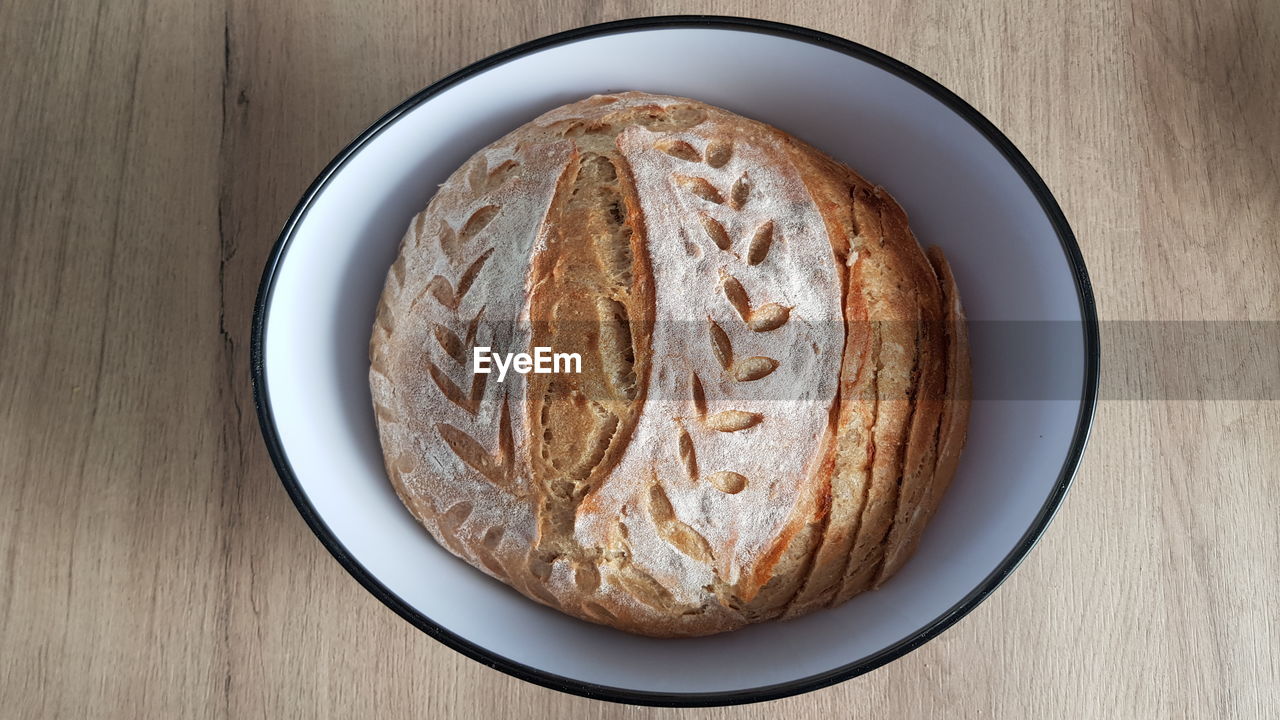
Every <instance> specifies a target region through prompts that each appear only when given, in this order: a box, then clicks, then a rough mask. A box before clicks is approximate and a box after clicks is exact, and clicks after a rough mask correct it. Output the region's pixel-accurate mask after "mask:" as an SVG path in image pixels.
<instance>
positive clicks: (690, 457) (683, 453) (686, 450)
mask: <svg viewBox="0 0 1280 720" xmlns="http://www.w3.org/2000/svg"><path fill="white" fill-rule="evenodd" d="M677 450H678V451H679V453H680V463H681V464H682V465H684V469H685V472H686V473H688V474H689V478H690V479H691V480H697V479H698V454H697V452H696V451H695V450H694V449H693V438H690V437H689V433H688V432H686V431H685V429H684V428H683V427H682V428H680V438H679V442H678V444H677Z"/></svg>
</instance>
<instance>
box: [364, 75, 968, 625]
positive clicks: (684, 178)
mask: <svg viewBox="0 0 1280 720" xmlns="http://www.w3.org/2000/svg"><path fill="white" fill-rule="evenodd" d="M539 347H542V348H549V349H550V351H551V352H553V353H566V354H568V353H573V354H577V355H578V356H579V358H580V365H579V367H577V368H574V369H576V370H577V372H570V371H568V363H567V362H566V367H565V368H563V370H564V371H561V372H529V373H527V374H524V373H520V372H515V371H511V372H507V373H506V374H505V377H503V378H502V379H501V380H499V374H498V373H497V372H490V373H487V374H486V373H482V372H476V369H477V367H478V366H477V364H476V356H477V350H476V348H489V349H490V350H489V351H488V352H493V353H518V352H528V353H530V354H533V353H534V350H533V349H534V348H539ZM479 352H480V353H481V354H483V353H484V352H486V351H483V350H481V351H479ZM369 356H370V362H371V367H370V383H371V388H372V394H373V401H374V410H375V413H376V417H377V424H378V430H379V434H380V438H381V442H382V448H383V451H384V455H385V460H386V468H387V473H388V475H389V477H390V479H391V482H392V483H393V485H394V487H395V490H396V492H397V493H398V494H399V496H400V498H401V500H402V501H403V502H404V504H405V505H406V506H407V507H408V509H409V511H410V512H411V513H412V514H413V515H414V516H415V517H416V518H417V519H418V520H419V521H420V522H421V523H422V525H424V526H425V527H426V529H427V530H428V531H429V532H430V533H431V534H432V535H433V536H434V537H435V539H436V540H437V541H438V542H439V543H440V544H441V545H443V546H444V547H445V548H447V549H448V550H449V551H450V552H452V553H453V554H455V555H457V556H458V557H460V558H462V559H463V560H465V561H466V562H468V563H470V564H472V565H474V566H475V567H476V568H478V569H480V570H482V571H484V572H485V573H488V574H489V575H491V576H493V577H494V578H497V579H498V580H500V581H502V582H504V583H507V584H508V585H510V586H511V587H513V588H515V589H516V590H518V591H519V592H521V593H523V594H524V595H526V596H528V597H529V598H532V599H533V600H536V601H537V602H540V603H543V604H546V605H549V606H551V607H553V608H556V609H559V610H561V611H563V612H565V613H568V614H570V615H574V616H577V617H579V618H582V619H584V620H589V621H591V622H596V623H601V624H605V625H611V626H613V627H616V628H620V629H623V630H626V631H630V632H635V633H641V634H645V635H652V636H664V637H667V636H690V635H706V634H710V633H717V632H723V631H726V630H731V629H735V628H739V627H742V626H743V625H746V624H748V623H754V622H759V621H763V620H769V619H774V618H790V617H795V616H798V615H802V614H804V613H808V612H811V611H813V610H816V609H819V608H824V607H830V606H833V605H836V604H839V603H842V602H844V601H845V600H847V599H849V598H850V597H852V596H853V595H856V594H858V593H860V592H863V591H865V590H868V589H871V588H874V587H876V586H878V585H879V584H880V583H882V582H884V581H885V580H886V579H887V578H889V577H890V576H892V575H893V574H894V573H895V572H897V571H898V569H899V568H901V567H902V565H903V564H904V563H905V562H906V561H907V560H908V559H909V558H910V557H911V555H912V552H913V551H914V550H915V548H916V545H917V543H918V542H919V540H920V536H921V532H922V530H923V528H924V526H925V524H926V523H927V522H928V521H929V519H930V516H931V515H932V514H933V512H934V510H935V508H936V507H937V506H938V503H939V502H940V500H941V498H942V495H943V492H944V491H945V490H946V488H947V485H948V483H949V482H950V480H951V477H952V475H953V474H954V472H955V470H956V465H957V462H958V460H959V456H960V451H961V446H962V445H963V444H964V440H965V428H966V423H967V419H968V411H969V404H970V389H969V388H970V378H969V355H968V346H967V339H966V331H965V322H964V315H963V312H962V310H961V307H960V300H959V297H958V295H957V293H956V288H955V283H954V281H953V279H952V275H951V272H950V269H949V268H948V266H947V263H946V260H945V259H944V258H943V256H942V254H941V253H940V252H938V251H937V250H936V249H935V250H932V251H930V252H929V253H927V254H926V253H925V252H924V251H923V250H922V249H921V248H920V246H919V245H918V244H917V243H916V240H915V238H914V236H913V235H912V233H911V230H910V229H909V228H908V226H907V217H906V214H905V213H904V212H903V210H902V208H900V207H899V206H898V205H897V203H895V202H894V200H893V199H892V198H891V197H890V196H889V195H888V194H887V193H886V192H885V191H884V190H882V189H880V188H878V187H876V186H874V185H872V184H870V183H868V182H867V181H865V180H863V179H862V178H861V177H860V176H859V175H857V174H856V173H854V172H853V171H852V170H850V169H849V168H848V167H845V166H844V165H842V164H840V163H838V162H836V161H835V160H833V159H832V158H830V157H828V156H826V155H824V154H823V153H821V152H819V151H818V150H816V149H814V148H813V147H811V146H809V145H807V144H805V143H803V142H801V141H799V140H797V139H796V138H793V137H791V136H789V135H787V134H786V133H784V132H782V131H780V130H777V129H775V128H773V127H770V126H768V125H764V124H762V123H759V122H756V121H753V120H748V119H746V118H743V117H740V116H738V115H735V114H732V113H730V112H728V111H725V110H722V109H719V108H716V107H712V106H709V105H705V104H702V103H699V102H695V101H693V100H688V99H684V98H677V97H667V96H660V95H651V94H646V93H638V92H627V93H618V94H612V95H597V96H594V97H591V98H588V99H586V100H582V101H580V102H575V103H572V104H570V105H565V106H563V107H560V108H557V109H555V110H552V111H550V112H548V113H546V114H544V115H542V116H541V117H539V118H537V119H535V120H534V121H532V122H530V123H529V124H527V125H524V126H522V127H520V128H518V129H516V130H514V131H513V132H511V133H510V134H508V135H507V136H505V137H503V138H502V139H500V140H498V141H497V142H495V143H493V144H492V145H489V146H488V147H485V148H484V149H482V150H480V151H479V152H477V153H476V154H475V155H474V156H473V157H472V158H471V159H470V160H468V161H467V162H466V164H464V165H463V166H462V167H461V168H460V169H458V170H457V172H455V173H453V175H452V176H450V177H449V179H448V181H447V182H445V183H444V184H443V185H442V186H441V187H440V189H439V191H438V192H437V193H436V195H435V197H434V198H433V199H432V200H431V202H430V204H428V205H427V207H426V209H425V210H424V211H423V212H422V213H420V214H419V215H417V216H416V217H415V218H414V219H413V222H412V223H411V225H410V227H409V229H408V232H407V233H406V234H405V236H404V240H403V242H402V244H401V248H400V253H399V257H398V258H397V259H396V261H395V264H394V265H392V267H391V270H390V272H389V273H388V275H387V280H386V285H385V288H384V290H383V294H382V300H381V303H380V305H379V307H378V312H377V320H376V322H375V325H374V328H373V336H372V339H371V341H370V346H369Z"/></svg>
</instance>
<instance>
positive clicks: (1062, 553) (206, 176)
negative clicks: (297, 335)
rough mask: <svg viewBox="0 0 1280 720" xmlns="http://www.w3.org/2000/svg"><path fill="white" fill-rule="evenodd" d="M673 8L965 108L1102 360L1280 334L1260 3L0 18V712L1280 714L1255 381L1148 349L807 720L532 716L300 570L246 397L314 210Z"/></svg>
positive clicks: (318, 3) (324, 2) (468, 668)
mask: <svg viewBox="0 0 1280 720" xmlns="http://www.w3.org/2000/svg"><path fill="white" fill-rule="evenodd" d="M1175 6H1176V7H1175ZM679 12H685V13H689V12H710V13H720V14H737V15H746V16H754V17H762V18H768V19H773V20H780V21H785V22H792V23H797V24H801V25H807V26H811V27H815V28H818V29H821V30H825V31H828V32H831V33H835V34H838V35H842V36H844V37H848V38H851V39H853V40H857V41H859V42H862V43H865V44H867V45H870V46H871V47H874V48H877V49H879V50H882V51H884V52H886V53H889V54H890V55H893V56H895V57H897V58H900V59H902V60H904V61H906V62H907V63H909V64H911V65H913V66H915V67H917V68H919V69H920V70H922V71H923V72H925V73H927V74H929V75H931V76H933V77H934V78H937V79H938V80H939V81H941V82H942V83H943V84H944V85H946V86H948V87H950V88H952V89H953V90H955V91H956V92H957V93H958V94H959V95H960V96H961V97H963V98H965V99H967V100H968V101H969V102H970V103H972V104H973V105H974V106H976V107H977V108H978V109H979V110H980V111H982V112H983V113H984V114H986V115H987V117H989V118H990V119H991V120H992V121H993V122H994V123H995V124H996V125H997V126H998V127H1000V128H1002V129H1003V130H1004V131H1005V132H1006V133H1007V134H1008V135H1009V137H1010V138H1011V139H1012V140H1013V141H1014V143H1015V144H1017V145H1018V146H1019V147H1020V148H1021V149H1022V150H1023V152H1025V153H1026V155H1027V157H1028V158H1029V159H1030V160H1031V162H1032V163H1033V164H1034V165H1035V166H1036V167H1037V168H1038V170H1039V171H1040V173H1041V175H1043V176H1044V178H1045V180H1046V181H1047V183H1048V185H1049V186H1050V188H1052V190H1053V191H1054V192H1055V194H1056V195H1057V197H1058V199H1059V201H1060V203H1061V204H1062V207H1063V209H1064V210H1065V212H1066V214H1067V216H1068V218H1069V219H1070V220H1071V222H1072V223H1073V225H1074V228H1075V231H1076V233H1077V234H1078V235H1079V239H1080V244H1081V246H1082V247H1083V250H1084V255H1085V257H1086V259H1087V261H1088V263H1089V267H1090V270H1091V272H1092V275H1093V281H1094V285H1095V289H1096V292H1097V298H1098V306H1099V311H1100V313H1101V316H1102V318H1103V320H1104V337H1111V336H1112V335H1115V333H1109V332H1108V330H1109V329H1110V328H1133V327H1146V326H1149V325H1150V324H1152V323H1154V322H1156V321H1171V322H1173V321H1189V320H1212V321H1224V324H1222V327H1231V328H1235V332H1237V334H1239V333H1245V334H1246V335H1248V334H1249V333H1251V332H1252V331H1251V330H1250V328H1262V329H1265V328H1268V327H1269V328H1274V327H1275V322H1276V321H1277V320H1280V291H1278V290H1277V280H1276V278H1277V277H1280V249H1278V238H1280V79H1278V78H1280V3H1276V2H1274V1H1268V0H1262V1H1260V2H1253V3H1250V2H1240V1H1237V0H1222V1H1220V2H1212V1H1205V2H1199V3H1189V2H1184V3H1172V2H1163V1H1160V0H1142V1H1134V2H1121V1H1118V0H1101V1H1097V2H1070V1H1068V0H1060V1H1059V2H1053V3H1046V4H1039V3H1033V2H1029V1H1020V0H1010V1H1008V2H978V1H977V0H965V1H955V0H942V1H940V2H935V3H913V2H858V3H845V2H835V1H834V0H792V1H790V2H783V1H782V0H766V1H762V2H743V3H728V2H687V3H677V2H656V1H655V2H621V1H619V0H613V1H610V2H594V1H592V0H541V1H539V2H500V3H485V2H448V1H447V0H378V1H377V2H358V3H357V2H347V1H345V0H313V1H310V2H308V1H305V0H274V1H272V2H265V1H264V2H251V1H250V0H225V1H224V2H199V1H198V0H163V1H159V0H153V1H150V2H149V1H148V0H112V1H111V2H87V1H84V0H80V1H77V0H6V1H5V2H3V3H0V98H3V99H2V100H0V716H4V717H17V718H27V717H33V718H34V717H68V718H80V717H120V718H141V717H157V718H197V717H231V718H242V717H246V718H247V717H263V718H283V717H300V718H311V717H326V716H327V717H343V718H349V717H387V718H391V717H413V718H447V717H459V718H476V717H482V718H487V717H533V718H567V717H585V718H598V717H628V718H633V717H673V716H676V715H679V716H681V717H707V718H729V717H734V718H737V717H743V718H774V717H791V716H796V717H800V716H826V715H832V716H838V717H859V718H864V717H865V718H908V717H982V718H985V717H1009V718H1049V717H1062V718H1082V717H1097V718H1147V717H1230V716H1238V717H1275V716H1276V715H1275V713H1276V712H1277V711H1278V710H1277V708H1278V707H1280V669H1278V667H1280V648H1278V645H1280V599H1278V598H1280V582H1278V580H1277V578H1278V577H1280V534H1278V532H1277V516H1278V515H1280V482H1277V480H1278V477H1280V471H1278V470H1277V465H1278V464H1280V442H1278V441H1280V403H1278V402H1276V398H1277V397H1278V396H1280V395H1278V394H1277V391H1276V389H1275V388H1274V386H1268V387H1269V389H1268V387H1263V385H1262V384H1259V383H1257V382H1255V383H1253V384H1252V385H1248V386H1245V387H1244V389H1243V390H1240V391H1236V392H1233V391H1232V388H1233V387H1237V386H1236V385H1233V383H1234V382H1235V379H1234V378H1235V377H1236V375H1234V374H1232V373H1237V374H1238V373H1241V372H1249V368H1247V367H1246V368H1244V369H1243V370H1242V368H1241V367H1240V366H1238V363H1237V364H1236V365H1234V366H1230V367H1218V366H1216V365H1214V366H1211V367H1208V368H1205V369H1204V371H1205V372H1206V373H1220V374H1221V373H1226V375H1223V376H1221V377H1217V378H1216V382H1211V380H1214V378H1202V379H1203V380H1204V381H1205V383H1206V385H1205V386H1204V387H1206V388H1208V390H1203V389H1202V391H1197V386H1196V383H1197V382H1199V381H1198V380H1197V376H1196V375H1195V373H1190V374H1188V373H1187V372H1186V368H1185V367H1180V366H1174V365H1180V364H1179V363H1172V362H1170V360H1169V358H1170V356H1169V355H1168V354H1166V353H1164V352H1160V351H1157V350H1156V349H1155V348H1154V347H1153V346H1152V344H1150V343H1130V344H1128V345H1127V346H1125V347H1123V348H1122V350H1123V351H1122V352H1121V351H1118V348H1116V347H1114V346H1113V347H1111V348H1108V349H1107V350H1106V351H1105V354H1104V357H1105V363H1104V364H1105V369H1104V383H1103V401H1102V403H1101V405H1100V408H1099V410H1098V416H1097V424H1096V426H1095V428H1094V432H1093V439H1092V442H1091V444H1090V447H1089V449H1088V452H1087V454H1086V458H1085V462H1084V466H1083V468H1082V469H1081V472H1080V475H1079V477H1078V479H1077V482H1076V485H1075V487H1074V489H1073V490H1072V492H1071V494H1070V496H1069V497H1068V499H1067V501H1066V503H1065V505H1064V506H1063V508H1062V510H1061V512H1060V514H1059V515H1058V518H1057V519H1056V521H1055V522H1054V523H1053V525H1052V526H1051V527H1050V529H1049V531H1048V533H1047V534H1046V536H1045V538H1044V540H1043V541H1042V542H1041V543H1040V545H1039V546H1038V547H1037V548H1036V549H1035V551H1034V552H1032V554H1031V555H1030V556H1029V557H1028V558H1027V560H1026V561H1025V562H1024V563H1023V564H1022V566H1021V568H1020V569H1019V570H1018V572H1017V573H1015V574H1014V576H1013V577H1012V578H1011V579H1010V580H1009V581H1008V582H1006V583H1005V584H1004V585H1003V586H1002V587H1001V588H1000V589H999V590H998V591H997V592H996V593H995V594H994V595H993V596H992V597H991V598H990V599H989V600H988V601H986V602H985V603H983V604H982V605H981V606H980V607H979V608H978V609H977V610H976V611H974V612H973V613H972V614H971V615H969V616H968V617H966V618H965V619H964V620H963V621H961V622H960V623H959V624H958V625H956V626H955V627H954V628H952V629H951V630H949V631H947V632H946V633H944V634H943V635H942V636H941V637H939V638H938V639H936V640H934V641H932V642H930V643H929V644H928V645H926V646H925V647H924V648H923V649H921V650H919V651H917V652H915V653H912V654H911V655H909V656H907V657H906V658H904V659H902V660H899V661H897V662H895V663H892V664H890V665H889V666H887V667H884V668H882V669H880V670H877V671H875V672H873V673H871V674H869V675H867V676H863V677H861V678H857V679H854V680H852V681H849V682H845V683H842V684H840V685H838V686H835V687H832V688H829V689H826V690H822V691H819V692H815V693H811V694H809V695H805V696H801V697H797V698H791V699H788V700H782V701H778V702H774V703H769V704H764V705H756V706H748V707H739V708H723V709H706V710H686V711H678V710H661V709H648V708H633V707H625V706H621V705H613V704H609V703H603V702H596V701H590V700H585V699H581V698H577V697H571V696H568V695H562V694H559V693H556V692H553V691H550V690H545V689H542V688H539V687H535V686H533V685H529V684H526V683H523V682H520V681H517V680H514V679H512V678H510V677H507V676H506V675H503V674H501V673H499V672H497V671H494V670H490V669H488V668H486V667H483V666H482V665H480V664H478V663H476V662H473V661H471V660H468V659H466V658H464V657H462V656H461V655H459V654H457V653H455V652H453V651H452V650H449V649H447V648H445V647H444V646H443V645H441V644H439V643H437V642H435V641H433V640H431V639H429V638H428V637H426V636H425V635H423V634H422V633H420V632H419V631H417V630H415V629H414V628H412V627H411V626H410V625H409V624H407V623H405V622H404V621H402V620H401V619H399V618H398V617H396V616H395V615H394V614H393V613H392V612H391V611H390V610H387V609H386V608H385V607H383V606H382V605H381V604H380V603H378V601H376V600H375V599H374V598H373V597H372V596H370V595H369V594H368V593H366V592H365V591H364V590H363V589H361V588H360V586H359V585H358V584H357V583H356V582H355V581H354V580H352V579H351V578H350V577H349V576H348V575H347V574H346V573H345V572H344V571H343V570H342V568H341V567H339V565H338V563H336V562H335V561H334V560H333V559H332V558H331V557H330V556H329V554H328V553H327V552H326V551H325V550H324V549H323V548H322V547H321V545H320V543H319V542H317V540H316V539H315V538H314V537H313V536H312V534H311V532H310V531H309V530H308V529H307V527H306V525H305V524H304V523H303V521H302V520H301V518H300V517H299V516H298V514H297V513H296V512H295V511H294V509H293V507H292V505H291V504H290V502H289V499H288V497H287V496H286V494H285V492H284V490H283V488H282V487H281V485H280V483H279V481H278V480H277V478H276V475H275V473H274V471H273V469H272V467H271V463H270V462H269V460H268V458H267V454H266V452H265V450H264V448H263V444H262V442H261V439H260V436H259V432H258V424H257V419H256V418H255V416H254V413H253V404H252V398H251V393H250V384H249V372H248V367H249V316H250V311H251V308H252V305H253V300H254V292H255V289H256V286H257V282H258V279H259V275H260V272H261V269H262V264H263V261H264V258H265V257H266V254H267V251H268V249H269V248H270V246H271V244H272V242H273V241H274V240H275V237H276V234H277V232H278V230H279V228H280V226H281V224H282V223H283V222H284V220H285V219H286V218H287V217H288V215H289V213H290V211H291V210H292V208H293V205H294V203H295V202H296V201H297V198H298V197H299V196H300V195H301V193H302V191H303V190H304V189H305V188H306V187H307V185H308V184H309V183H310V182H311V180H312V178H313V177H314V176H315V174H316V173H317V172H318V171H319V170H320V169H321V168H322V167H323V166H324V164H325V163H326V162H327V161H328V160H329V159H330V158H331V157H332V156H333V155H334V154H335V153H336V152H337V151H338V150H339V149H340V148H341V147H342V146H343V145H345V144H346V143H347V142H348V141H349V140H350V139H351V138H352V137H354V136H355V135H356V134H357V133H358V132H359V131H360V130H362V129H363V128H364V127H365V126H366V125H367V124H368V123H370V122H372V121H373V120H374V119H375V118H377V117H378V116H379V115H381V114H382V113H383V112H384V111H386V110H387V109H389V108H390V107H392V106H393V105H395V104H396V103H398V102H399V101H400V100H401V99H403V98H404V97H406V96H407V95H409V94H411V93H413V92H414V91H416V90H418V89H419V88H421V87H423V86H424V85H426V84H428V83H430V82H431V81H433V80H435V79H437V78H439V77H441V76H443V75H444V74H446V73H448V72H451V71H452V70H454V69H457V68H459V67H461V66H463V65H465V64H467V63H470V62H472V61H474V60H476V59H479V58H481V57H483V56H485V55H487V54H489V53H492V52H495V51H497V50H500V49H503V48H505V47H508V46H510V45H512V44H515V43H517V42H520V41H524V40H528V39H531V38H534V37H538V36H541V35H544V34H547V33H550V32H554V31H558V30H563V29H567V28H570V27H574V26H578V25H583V24H588V23H593V22H598V21H603V20H609V19H615V18H620V17H626V16H635V15H652V14H664V13H679ZM1123 321H1136V322H1132V323H1125V322H1123ZM1225 321H1235V322H1234V323H1225ZM1108 323H1109V325H1108ZM1144 323H1146V324H1147V325H1143V324H1144ZM1241 328H1244V329H1243V330H1242V329H1241ZM1273 336H1274V334H1273ZM1235 342H1239V338H1237V339H1236V341H1235ZM1122 344H1123V343H1122ZM1244 344H1245V345H1248V344H1249V343H1244ZM1215 348H1216V349H1219V350H1220V349H1221V347H1218V346H1215ZM1251 352H1252V353H1253V355H1252V356H1251V357H1253V360H1252V361H1251V362H1254V361H1257V358H1259V357H1260V358H1261V362H1263V363H1275V364H1276V365H1275V366H1277V367H1280V361H1278V360H1277V356H1278V353H1277V350H1276V348H1275V347H1274V346H1270V345H1269V344H1262V345H1261V346H1259V344H1258V343H1253V346H1252V350H1251ZM1192 354H1193V355H1195V353H1192ZM1225 354H1226V355H1227V356H1228V360H1229V361H1231V362H1228V365H1231V364H1232V362H1234V359H1233V358H1232V356H1234V355H1235V354H1236V353H1235V350H1234V349H1232V348H1228V352H1226V353H1225ZM1193 359H1194V358H1193ZM1173 377H1178V378H1181V380H1180V381H1178V382H1173V381H1172V380H1170V381H1168V382H1165V381H1162V380H1161V378H1173ZM1150 378H1155V379H1156V380H1155V381H1154V382H1148V381H1147V379H1150ZM1134 388H1138V389H1137V390H1136V391H1135V390H1134Z"/></svg>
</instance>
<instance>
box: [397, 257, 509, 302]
mask: <svg viewBox="0 0 1280 720" xmlns="http://www.w3.org/2000/svg"><path fill="white" fill-rule="evenodd" d="M492 254H493V248H489V249H488V250H485V251H484V253H483V254H481V255H480V257H478V258H476V259H475V261H474V262H472V263H471V265H470V266H468V267H467V269H466V271H465V272H463V273H462V277H460V278H458V287H457V290H455V289H454V287H453V285H451V284H450V283H449V281H448V280H445V279H444V276H442V275H436V276H435V277H433V278H431V282H429V283H427V290H428V291H429V292H430V293H431V296H432V297H434V298H435V299H436V302H438V303H440V304H441V305H443V306H445V307H446V308H448V309H450V310H457V309H458V305H459V304H461V303H462V298H463V297H465V296H466V294H467V291H468V290H470V289H471V284H472V283H474V282H475V280H476V276H477V275H479V274H480V270H481V269H482V268H484V263H485V261H486V260H488V259H489V256H490V255H492ZM410 309H412V308H410Z"/></svg>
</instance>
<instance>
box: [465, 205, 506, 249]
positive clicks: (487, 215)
mask: <svg viewBox="0 0 1280 720" xmlns="http://www.w3.org/2000/svg"><path fill="white" fill-rule="evenodd" d="M499 209H500V208H499V207H498V206H497V205H485V206H484V207H482V208H479V209H477V210H476V211H475V212H473V213H471V217H469V218H467V221H466V222H465V223H463V224H462V229H461V230H459V231H458V236H459V237H460V238H461V240H462V242H466V241H468V240H470V239H471V238H473V237H475V236H476V235H477V234H479V232H480V231H481V230H483V229H484V228H485V226H486V225H488V224H489V223H490V222H492V221H493V218H494V217H495V216H497V214H498V210H499Z"/></svg>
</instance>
